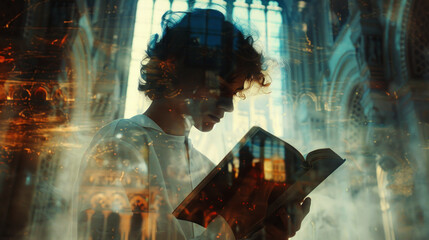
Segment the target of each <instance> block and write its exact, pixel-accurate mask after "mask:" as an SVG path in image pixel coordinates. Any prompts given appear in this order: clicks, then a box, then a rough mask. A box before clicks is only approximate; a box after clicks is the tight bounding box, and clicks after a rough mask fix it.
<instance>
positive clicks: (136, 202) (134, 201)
mask: <svg viewBox="0 0 429 240" xmlns="http://www.w3.org/2000/svg"><path fill="white" fill-rule="evenodd" d="M130 205H131V209H132V210H133V211H143V210H145V209H148V204H147V201H146V199H145V198H144V197H143V196H142V195H139V194H136V195H134V196H132V197H131V199H130Z"/></svg>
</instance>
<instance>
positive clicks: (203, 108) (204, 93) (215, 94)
mask: <svg viewBox="0 0 429 240" xmlns="http://www.w3.org/2000/svg"><path fill="white" fill-rule="evenodd" d="M216 81H217V83H218V84H216V85H217V86H216V87H213V86H212V87H209V86H200V87H198V88H196V89H195V90H194V91H193V94H192V97H191V98H189V99H187V100H186V101H187V104H188V109H189V112H188V113H189V115H190V116H191V117H192V119H193V121H194V126H195V127H196V128H197V129H198V130H200V131H202V132H208V131H211V130H212V129H213V127H214V125H215V124H216V123H218V122H220V120H221V119H222V118H223V116H224V114H225V112H232V111H233V110H234V105H233V97H234V96H235V94H236V93H237V92H239V91H241V90H243V86H244V79H241V78H235V79H234V80H233V81H231V82H227V81H225V80H224V79H223V78H221V77H219V76H218V77H217V80H216ZM206 85H207V84H206Z"/></svg>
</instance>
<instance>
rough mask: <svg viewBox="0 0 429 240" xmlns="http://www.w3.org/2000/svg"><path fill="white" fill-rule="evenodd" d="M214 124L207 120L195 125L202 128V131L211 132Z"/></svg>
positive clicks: (199, 128)
mask: <svg viewBox="0 0 429 240" xmlns="http://www.w3.org/2000/svg"><path fill="white" fill-rule="evenodd" d="M214 125H215V123H208V122H205V123H203V124H201V125H199V126H195V128H196V129H198V130H200V131H201V132H210V131H211V130H213V127H214Z"/></svg>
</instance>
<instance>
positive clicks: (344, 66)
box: [321, 51, 364, 145]
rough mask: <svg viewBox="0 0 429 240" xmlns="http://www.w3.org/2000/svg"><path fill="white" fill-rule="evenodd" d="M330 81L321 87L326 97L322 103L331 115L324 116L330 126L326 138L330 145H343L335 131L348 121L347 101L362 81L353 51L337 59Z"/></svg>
mask: <svg viewBox="0 0 429 240" xmlns="http://www.w3.org/2000/svg"><path fill="white" fill-rule="evenodd" d="M329 79H331V81H330V82H329V83H328V82H327V83H328V84H326V85H325V86H323V93H324V96H325V97H326V98H325V99H322V100H321V101H322V102H325V103H327V105H328V107H329V108H330V110H332V111H331V113H330V114H327V115H326V121H327V122H328V123H329V124H330V125H331V126H329V128H328V131H327V136H328V139H329V140H330V141H331V143H332V144H334V145H336V144H338V145H341V144H343V143H342V142H341V141H342V138H341V136H339V134H338V131H336V129H337V128H338V127H344V121H345V120H346V119H348V113H349V112H348V110H347V108H348V104H349V99H350V98H351V97H352V94H353V93H354V92H355V89H356V86H357V85H358V84H361V83H362V82H363V81H364V80H363V79H362V78H361V76H360V73H359V64H358V61H357V56H356V54H355V52H354V51H347V52H344V53H343V55H342V56H341V57H340V58H339V61H338V64H337V65H336V67H335V68H334V69H333V71H331V74H330V77H329Z"/></svg>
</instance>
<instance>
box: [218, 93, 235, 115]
mask: <svg viewBox="0 0 429 240" xmlns="http://www.w3.org/2000/svg"><path fill="white" fill-rule="evenodd" d="M217 107H219V108H221V109H223V110H224V111H225V112H232V111H234V103H233V101H232V97H227V96H221V97H220V98H219V99H218V101H217Z"/></svg>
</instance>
